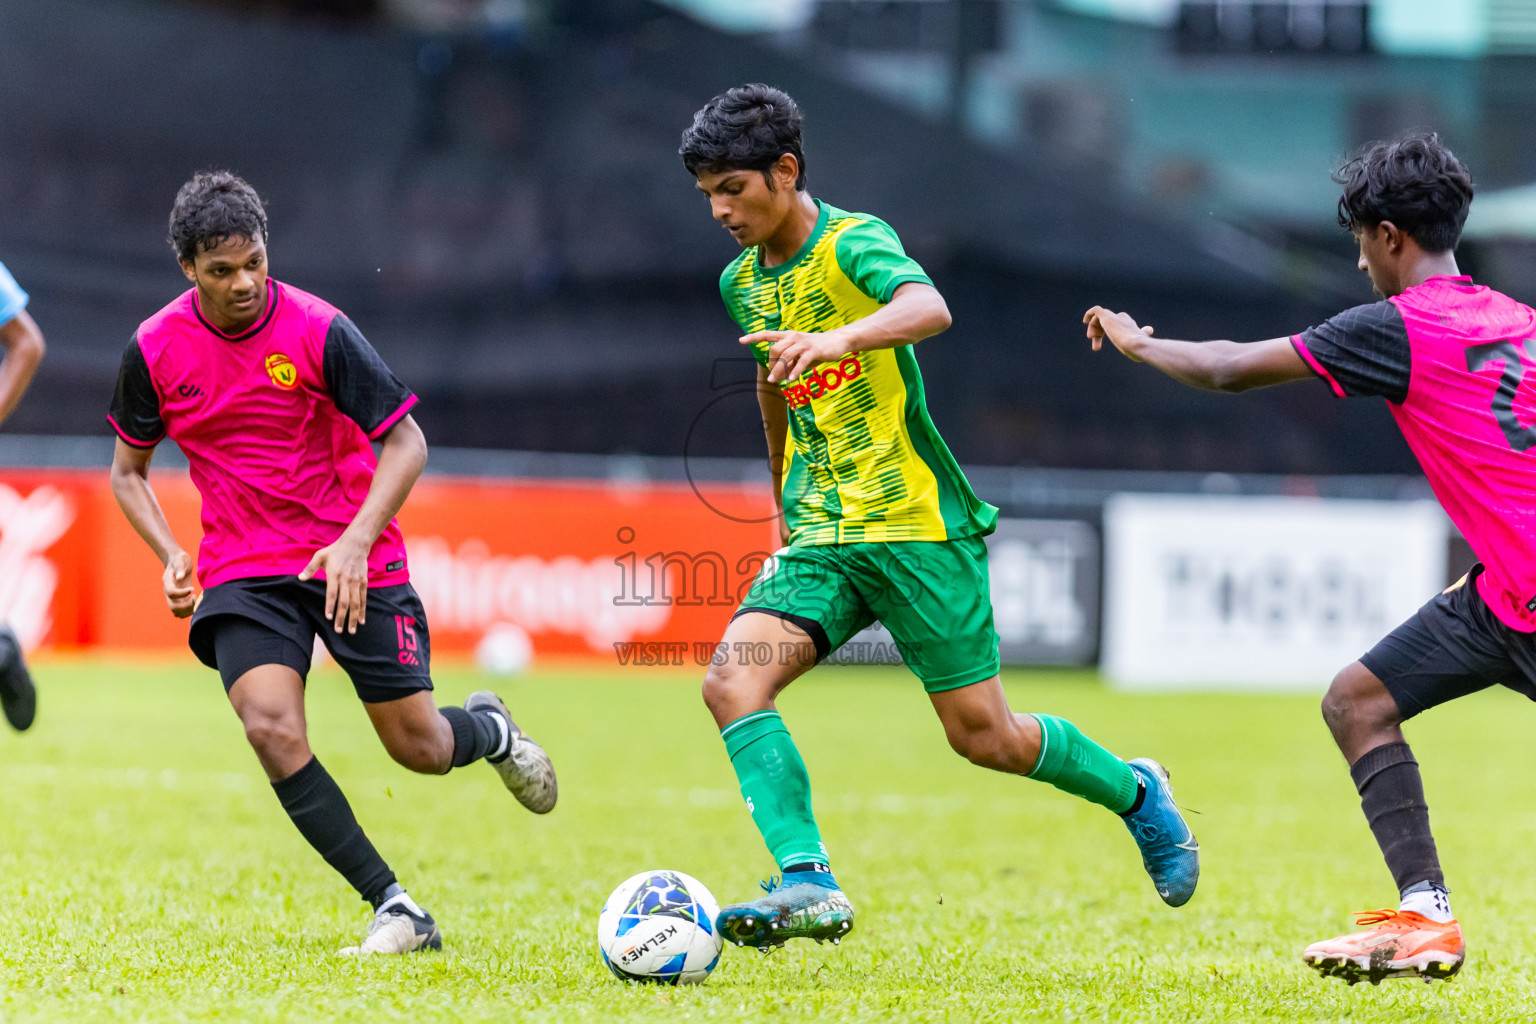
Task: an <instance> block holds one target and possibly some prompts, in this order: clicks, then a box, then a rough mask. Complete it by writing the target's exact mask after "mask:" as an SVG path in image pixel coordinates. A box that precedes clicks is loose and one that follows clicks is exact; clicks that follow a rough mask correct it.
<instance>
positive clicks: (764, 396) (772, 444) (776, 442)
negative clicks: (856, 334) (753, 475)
mask: <svg viewBox="0 0 1536 1024" xmlns="http://www.w3.org/2000/svg"><path fill="white" fill-rule="evenodd" d="M757 408H758V410H759V411H761V412H762V414H763V437H764V438H765V439H766V440H767V442H768V472H769V473H770V474H772V476H773V503H774V505H775V507H777V508H778V510H779V543H781V544H783V545H785V546H786V547H787V546H788V545H789V523H788V522H787V521H786V520H785V519H784V470H785V469H786V468H787V467H786V464H785V458H784V449H785V448H786V447H787V446H788V444H789V406H788V405H787V404H785V402H784V393H783V392H781V391H780V390H779V389H778V388H771V387H769V386H768V369H767V367H764V366H759V367H758V368H757Z"/></svg>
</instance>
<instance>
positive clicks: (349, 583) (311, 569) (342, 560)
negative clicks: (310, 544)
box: [299, 533, 369, 633]
mask: <svg viewBox="0 0 1536 1024" xmlns="http://www.w3.org/2000/svg"><path fill="white" fill-rule="evenodd" d="M368 550H369V545H367V544H364V543H362V542H361V541H357V540H353V539H352V538H351V537H350V536H349V535H348V534H345V533H344V534H342V535H341V537H340V539H339V540H337V541H336V543H334V544H331V545H330V546H328V547H323V548H321V549H320V550H319V551H316V552H315V556H314V557H313V558H311V559H310V560H309V564H308V565H306V566H305V567H304V571H303V572H301V573H299V579H301V580H312V579H314V578H315V577H316V576H318V575H319V574H320V573H321V572H324V573H325V617H326V618H327V619H330V620H331V621H332V622H334V623H335V624H336V632H338V633H340V632H341V631H342V628H343V627H345V628H346V631H347V632H348V633H356V632H357V627H358V626H361V625H362V624H363V620H364V619H365V617H366V616H365V614H364V613H365V612H366V611H367V608H368Z"/></svg>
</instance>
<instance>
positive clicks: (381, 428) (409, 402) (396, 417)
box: [368, 395, 416, 441]
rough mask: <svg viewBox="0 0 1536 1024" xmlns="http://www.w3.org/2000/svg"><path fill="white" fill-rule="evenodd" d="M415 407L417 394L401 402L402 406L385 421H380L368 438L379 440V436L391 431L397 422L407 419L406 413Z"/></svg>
mask: <svg viewBox="0 0 1536 1024" xmlns="http://www.w3.org/2000/svg"><path fill="white" fill-rule="evenodd" d="M415 407H416V396H415V395H412V396H411V397H410V398H407V399H406V400H405V401H404V402H402V403H400V408H398V409H396V410H395V411H394V412H392V413H390V414H389V416H388V417H387V418H386V419H385V420H384V422H383V423H380V424H379V425H378V426H377V427H376V428H374V431H373V433H371V434H369V435H368V440H370V441H377V440H378V439H379V438H381V437H383V436H384V435H385V434H387V433H389V432H390V429H391V428H393V427H394V425H395V424H396V423H399V422H400V421H401V420H403V419H405V414H406V413H408V412H410V411H411V410H412V409H414V408H415Z"/></svg>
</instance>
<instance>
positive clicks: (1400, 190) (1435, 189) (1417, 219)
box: [1333, 132, 1472, 252]
mask: <svg viewBox="0 0 1536 1024" xmlns="http://www.w3.org/2000/svg"><path fill="white" fill-rule="evenodd" d="M1333 180H1334V181H1336V182H1338V183H1339V184H1340V185H1343V186H1344V194H1343V195H1342V196H1340V197H1339V223H1340V224H1341V225H1343V226H1344V227H1346V228H1348V229H1350V230H1351V231H1358V230H1360V229H1361V228H1373V227H1375V226H1376V225H1378V224H1380V223H1381V222H1382V221H1391V222H1392V223H1393V224H1395V225H1397V227H1399V228H1401V229H1402V230H1403V231H1405V232H1407V234H1408V236H1409V237H1410V238H1412V239H1413V240H1414V241H1415V242H1418V243H1419V246H1420V247H1421V248H1422V249H1423V250H1424V251H1425V252H1450V251H1451V250H1452V249H1454V248H1456V243H1457V242H1459V241H1460V240H1461V228H1462V225H1463V224H1465V223H1466V222H1467V209H1468V208H1469V207H1470V206H1471V205H1472V174H1471V172H1469V171H1468V170H1467V168H1466V167H1465V166H1464V165H1463V164H1462V162H1461V161H1460V160H1458V159H1456V154H1455V153H1452V152H1451V151H1450V149H1448V148H1447V147H1446V145H1445V144H1444V143H1443V142H1441V141H1440V136H1439V135H1437V134H1435V133H1434V132H1429V133H1427V134H1424V133H1420V134H1414V135H1405V136H1403V137H1402V138H1399V139H1395V140H1393V141H1392V142H1373V143H1371V144H1370V145H1368V146H1366V147H1365V148H1364V149H1362V150H1361V151H1360V155H1359V156H1357V157H1355V158H1354V159H1353V160H1351V161H1349V162H1348V163H1346V164H1345V165H1344V166H1343V167H1340V168H1339V169H1338V171H1336V172H1335V173H1334V175H1333Z"/></svg>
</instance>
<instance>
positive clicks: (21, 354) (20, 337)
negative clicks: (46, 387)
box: [0, 310, 48, 423]
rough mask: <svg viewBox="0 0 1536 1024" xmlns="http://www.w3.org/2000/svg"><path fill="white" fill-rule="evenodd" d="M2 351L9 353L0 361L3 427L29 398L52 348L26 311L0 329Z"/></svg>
mask: <svg viewBox="0 0 1536 1024" xmlns="http://www.w3.org/2000/svg"><path fill="white" fill-rule="evenodd" d="M0 348H4V349H5V358H4V359H3V360H0V423H4V422H5V420H6V417H8V416H10V414H11V413H12V412H13V411H14V410H15V409H16V405H17V403H19V402H20V401H21V396H22V395H24V394H26V391H27V385H28V384H31V383H32V377H33V375H35V374H36V373H37V367H38V364H39V363H41V362H42V361H43V354H44V353H45V352H47V350H48V346H47V345H46V344H45V343H44V342H43V332H42V331H40V330H38V327H37V323H36V322H35V321H34V320H33V319H32V318H31V317H30V316H28V315H27V312H26V310H22V311H21V312H20V313H17V314H16V316H15V317H14V318H13V319H11V320H10V321H8V322H7V323H6V324H5V325H4V326H0Z"/></svg>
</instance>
